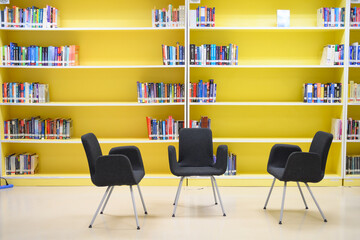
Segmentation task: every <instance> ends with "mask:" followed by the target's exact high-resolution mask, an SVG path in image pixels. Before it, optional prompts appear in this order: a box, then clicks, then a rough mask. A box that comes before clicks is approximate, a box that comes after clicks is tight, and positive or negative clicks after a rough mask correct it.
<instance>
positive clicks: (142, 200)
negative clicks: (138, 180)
mask: <svg viewBox="0 0 360 240" xmlns="http://www.w3.org/2000/svg"><path fill="white" fill-rule="evenodd" d="M137 187H138V190H139V195H140V198H141V202H142V205H143V208H144V211H145V214H147V210H146V206H145V202H144V199H143V196H142V194H141V190H140V186H139V184H138V185H137Z"/></svg>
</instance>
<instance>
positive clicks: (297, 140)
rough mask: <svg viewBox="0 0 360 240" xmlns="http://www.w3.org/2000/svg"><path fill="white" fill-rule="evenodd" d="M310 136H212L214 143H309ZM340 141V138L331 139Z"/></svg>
mask: <svg viewBox="0 0 360 240" xmlns="http://www.w3.org/2000/svg"><path fill="white" fill-rule="evenodd" d="M311 141H312V138H214V139H213V142H214V143H311ZM333 143H341V140H333Z"/></svg>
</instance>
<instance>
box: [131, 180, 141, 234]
mask: <svg viewBox="0 0 360 240" xmlns="http://www.w3.org/2000/svg"><path fill="white" fill-rule="evenodd" d="M130 193H131V199H132V202H133V207H134V214H135V220H136V226H137V230H139V229H140V226H139V220H138V215H137V211H136V205H135V199H134V193H133V189H132V186H131V185H130Z"/></svg>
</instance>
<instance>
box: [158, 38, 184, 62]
mask: <svg viewBox="0 0 360 240" xmlns="http://www.w3.org/2000/svg"><path fill="white" fill-rule="evenodd" d="M180 52H181V55H180ZM162 58H163V65H185V50H184V46H180V44H179V43H177V44H176V46H167V45H164V44H163V45H162Z"/></svg>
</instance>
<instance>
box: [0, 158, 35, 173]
mask: <svg viewBox="0 0 360 240" xmlns="http://www.w3.org/2000/svg"><path fill="white" fill-rule="evenodd" d="M38 158H39V157H38V155H37V154H36V153H22V154H10V155H8V156H6V157H5V174H6V175H19V174H20V175H25V174H34V173H35V171H36V169H37V165H38Z"/></svg>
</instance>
